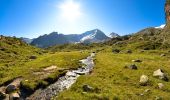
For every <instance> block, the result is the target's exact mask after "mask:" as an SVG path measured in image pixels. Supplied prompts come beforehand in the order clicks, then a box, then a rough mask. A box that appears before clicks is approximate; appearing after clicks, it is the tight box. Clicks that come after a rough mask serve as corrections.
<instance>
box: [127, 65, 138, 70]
mask: <svg viewBox="0 0 170 100" xmlns="http://www.w3.org/2000/svg"><path fill="white" fill-rule="evenodd" d="M129 69H134V70H137V69H138V67H137V66H136V65H135V64H133V65H130V66H129Z"/></svg>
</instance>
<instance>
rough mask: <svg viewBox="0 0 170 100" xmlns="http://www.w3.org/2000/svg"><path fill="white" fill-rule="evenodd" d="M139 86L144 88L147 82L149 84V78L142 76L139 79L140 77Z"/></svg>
mask: <svg viewBox="0 0 170 100" xmlns="http://www.w3.org/2000/svg"><path fill="white" fill-rule="evenodd" d="M139 82H140V85H141V86H146V85H147V84H148V82H149V78H148V76H146V75H142V76H141V77H140V81H139Z"/></svg>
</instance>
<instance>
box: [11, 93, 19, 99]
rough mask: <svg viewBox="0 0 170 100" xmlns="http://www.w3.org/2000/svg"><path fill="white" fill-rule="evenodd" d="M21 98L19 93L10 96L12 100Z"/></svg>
mask: <svg viewBox="0 0 170 100" xmlns="http://www.w3.org/2000/svg"><path fill="white" fill-rule="evenodd" d="M19 99H20V96H19V94H18V93H12V94H10V100H19Z"/></svg>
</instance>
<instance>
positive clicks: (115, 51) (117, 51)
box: [112, 49, 120, 53]
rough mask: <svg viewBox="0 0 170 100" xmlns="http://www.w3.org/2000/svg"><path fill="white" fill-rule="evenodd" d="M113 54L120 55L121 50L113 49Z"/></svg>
mask: <svg viewBox="0 0 170 100" xmlns="http://www.w3.org/2000/svg"><path fill="white" fill-rule="evenodd" d="M112 52H113V53H119V52H120V50H118V49H113V50H112Z"/></svg>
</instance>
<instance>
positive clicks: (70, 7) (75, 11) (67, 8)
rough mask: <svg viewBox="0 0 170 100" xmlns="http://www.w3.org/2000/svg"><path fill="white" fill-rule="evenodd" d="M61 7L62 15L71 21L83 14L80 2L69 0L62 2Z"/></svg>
mask: <svg viewBox="0 0 170 100" xmlns="http://www.w3.org/2000/svg"><path fill="white" fill-rule="evenodd" d="M59 8H60V11H61V17H62V18H64V19H66V20H68V21H71V22H72V21H75V20H76V19H78V18H79V17H80V16H81V15H82V13H81V11H80V4H78V3H76V2H74V1H73V0H67V1H66V2H64V3H62V4H60V6H59Z"/></svg>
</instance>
